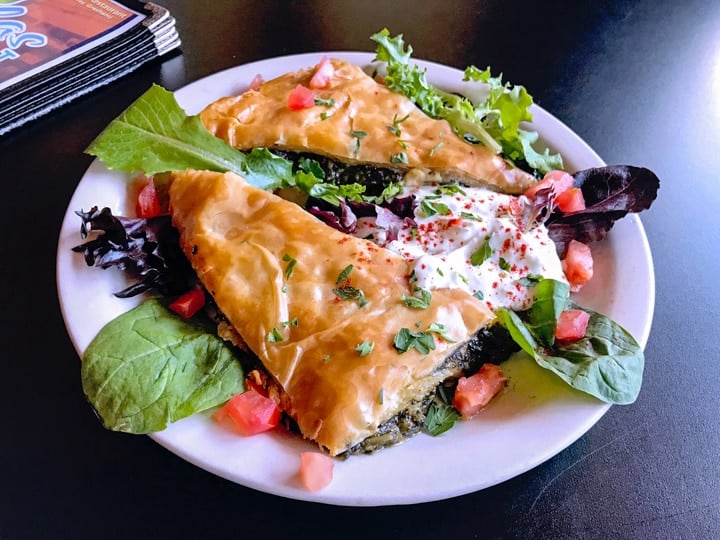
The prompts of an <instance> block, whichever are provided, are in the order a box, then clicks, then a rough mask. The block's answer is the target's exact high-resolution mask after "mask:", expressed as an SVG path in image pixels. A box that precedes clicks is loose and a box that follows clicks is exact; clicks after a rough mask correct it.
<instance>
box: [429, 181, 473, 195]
mask: <svg viewBox="0 0 720 540" xmlns="http://www.w3.org/2000/svg"><path fill="white" fill-rule="evenodd" d="M435 193H437V194H439V195H457V194H458V193H459V194H460V195H463V196H467V193H465V191H464V190H463V189H462V188H461V187H460V186H458V185H457V184H446V185H443V186H438V188H437V189H436V190H435Z"/></svg>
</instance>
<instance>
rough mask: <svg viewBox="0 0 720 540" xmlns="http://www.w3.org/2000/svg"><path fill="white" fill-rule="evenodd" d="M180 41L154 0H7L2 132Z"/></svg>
mask: <svg viewBox="0 0 720 540" xmlns="http://www.w3.org/2000/svg"><path fill="white" fill-rule="evenodd" d="M179 46H180V38H179V37H178V33H177V30H176V29H175V19H173V18H172V17H171V16H170V13H169V12H168V11H167V10H166V9H165V8H163V7H161V6H158V5H156V4H153V3H146V4H143V3H140V2H130V1H123V2H122V3H121V2H118V1H115V0H0V136H1V135H3V134H5V133H7V132H9V131H10V130H12V129H15V128H17V127H19V126H21V125H23V124H25V123H26V122H29V121H31V120H34V119H36V118H38V117H39V116H41V115H43V114H46V113H48V112H50V111H52V110H53V109H55V108H57V107H60V106H61V105H63V104H65V103H68V102H69V101H72V100H73V99H75V98H77V97H79V96H82V95H83V94H86V93H88V92H91V91H92V90H94V89H95V88H97V87H99V86H102V85H105V84H108V83H109V82H111V81H114V80H115V79H117V78H119V77H122V76H123V75H125V74H127V73H130V72H131V71H133V70H135V69H137V68H138V67H140V66H141V65H143V64H144V63H146V62H148V61H150V60H152V59H154V58H157V57H158V56H161V55H163V54H166V53H167V52H169V51H171V50H173V49H175V48H177V47H179Z"/></svg>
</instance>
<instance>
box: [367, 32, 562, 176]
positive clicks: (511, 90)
mask: <svg viewBox="0 0 720 540" xmlns="http://www.w3.org/2000/svg"><path fill="white" fill-rule="evenodd" d="M370 39H371V40H373V41H374V42H375V43H377V48H376V57H375V59H376V60H377V61H380V62H384V63H385V64H386V69H387V74H386V76H385V81H386V83H387V85H388V87H389V88H390V89H392V90H394V91H396V92H399V93H401V94H403V95H404V96H406V97H407V98H408V99H410V100H411V101H413V102H414V103H415V104H416V105H417V106H418V107H419V108H420V109H421V110H422V111H423V112H424V113H425V114H427V115H428V116H431V117H433V118H442V119H444V120H447V121H448V122H449V123H450V125H451V126H452V127H453V130H454V131H455V132H456V133H457V134H458V136H460V137H463V138H465V139H466V140H468V141H470V142H479V143H481V144H483V145H485V146H487V147H488V148H490V149H491V150H492V151H493V152H495V153H496V154H500V153H502V154H503V155H504V157H505V158H506V159H508V160H510V161H513V162H524V163H527V165H528V166H529V167H530V168H532V169H535V170H537V171H539V172H541V173H546V172H548V171H550V170H553V169H562V168H563V163H562V157H561V156H560V155H559V154H551V153H550V152H549V151H548V150H547V149H545V150H543V151H538V150H536V149H535V147H534V145H535V144H536V142H537V140H538V134H537V133H536V132H534V131H527V130H524V129H522V128H521V127H520V125H521V123H522V122H529V121H531V120H532V114H531V113H530V107H531V106H532V104H533V100H532V96H531V95H530V94H529V93H528V92H527V90H526V89H525V88H524V87H523V86H519V85H515V86H511V85H509V84H508V83H503V81H502V76H498V77H493V76H492V73H491V72H490V68H487V69H485V70H480V69H478V68H476V67H475V66H470V67H468V68H467V69H466V70H465V73H464V80H465V81H475V82H478V83H481V84H483V85H484V86H485V88H484V90H485V92H484V93H485V94H486V97H485V99H484V100H483V101H479V102H478V103H473V102H472V101H471V100H469V99H468V98H466V97H463V96H458V95H456V94H451V93H448V92H444V91H442V90H439V89H438V88H436V87H434V86H433V85H431V84H430V83H429V82H428V81H427V78H426V76H425V70H421V69H420V68H419V67H417V66H414V65H411V64H410V59H411V56H412V50H413V49H412V47H411V46H410V45H407V46H406V45H405V42H404V41H403V37H402V34H399V35H397V36H395V37H391V36H390V32H389V31H388V30H387V28H384V29H382V30H381V31H380V32H378V33H376V34H374V35H372V36H371V37H370Z"/></svg>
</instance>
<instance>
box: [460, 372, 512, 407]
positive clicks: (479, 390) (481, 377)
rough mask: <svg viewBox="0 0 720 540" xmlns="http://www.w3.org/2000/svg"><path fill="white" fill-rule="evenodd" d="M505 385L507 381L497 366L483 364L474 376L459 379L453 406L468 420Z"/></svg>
mask: <svg viewBox="0 0 720 540" xmlns="http://www.w3.org/2000/svg"><path fill="white" fill-rule="evenodd" d="M506 383H507V379H506V378H505V377H504V376H503V373H502V370H501V369H500V368H499V367H498V366H496V365H495V364H483V366H482V367H481V368H480V371H478V372H477V373H476V374H475V375H471V376H470V377H460V379H459V380H458V384H457V388H456V389H455V395H454V396H453V406H454V407H455V408H456V409H457V410H458V411H459V412H460V414H461V415H462V416H463V417H464V418H470V417H471V416H474V415H475V414H477V413H478V412H480V411H481V410H482V409H484V408H485V407H486V406H487V404H488V403H490V400H491V399H492V398H493V397H495V395H496V394H497V393H498V392H500V390H502V388H503V387H504V386H505V384H506Z"/></svg>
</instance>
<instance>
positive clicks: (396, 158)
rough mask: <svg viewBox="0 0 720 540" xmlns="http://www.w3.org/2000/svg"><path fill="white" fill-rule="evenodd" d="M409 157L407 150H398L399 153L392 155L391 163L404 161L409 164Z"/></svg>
mask: <svg viewBox="0 0 720 540" xmlns="http://www.w3.org/2000/svg"><path fill="white" fill-rule="evenodd" d="M407 162H408V157H407V154H405V152H398V153H397V154H393V155H391V156H390V163H403V164H407Z"/></svg>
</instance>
